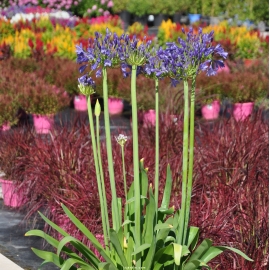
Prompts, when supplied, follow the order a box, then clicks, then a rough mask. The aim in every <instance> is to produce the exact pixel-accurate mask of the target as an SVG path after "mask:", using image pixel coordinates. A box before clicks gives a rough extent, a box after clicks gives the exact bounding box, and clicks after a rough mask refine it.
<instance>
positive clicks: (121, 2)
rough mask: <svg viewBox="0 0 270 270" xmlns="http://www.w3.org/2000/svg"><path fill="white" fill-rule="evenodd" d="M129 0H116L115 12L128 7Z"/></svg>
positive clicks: (114, 3) (114, 2) (113, 8)
mask: <svg viewBox="0 0 270 270" xmlns="http://www.w3.org/2000/svg"><path fill="white" fill-rule="evenodd" d="M128 3H129V0H114V1H113V7H112V10H113V12H114V13H120V12H121V11H124V10H126V9H127V5H128Z"/></svg>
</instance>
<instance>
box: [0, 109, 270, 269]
mask: <svg viewBox="0 0 270 270" xmlns="http://www.w3.org/2000/svg"><path fill="white" fill-rule="evenodd" d="M180 119H181V117H180ZM268 132H269V125H268V123H265V122H263V121H261V115H260V112H258V114H256V115H255V116H254V119H253V120H252V121H249V120H248V121H245V122H243V123H241V124H239V123H237V122H236V121H234V119H232V118H231V119H230V120H225V119H224V120H222V121H219V122H217V123H216V124H214V125H213V124H212V125H209V124H204V125H200V128H197V129H196V138H197V139H196V145H195V151H196V155H195V157H196V162H195V164H196V165H195V171H194V172H195V177H194V181H195V182H194V194H195V196H194V200H193V201H192V210H191V223H192V224H194V225H195V226H200V227H201V228H202V236H201V237H203V238H204V237H209V238H211V239H213V240H214V241H215V243H218V244H223V243H225V242H226V243H228V242H229V243H231V244H232V245H233V246H235V247H237V248H240V249H241V250H243V251H244V252H246V253H247V254H248V255H249V256H251V257H252V258H253V259H254V260H255V261H254V263H250V262H246V261H244V260H243V261H242V260H239V259H238V258H237V257H234V256H231V254H230V253H225V254H224V255H223V256H222V257H220V258H219V259H218V260H216V261H215V264H216V263H217V264H221V265H222V266H220V268H219V269H233V267H239V268H240V269H266V268H265V267H266V264H267V261H268V259H267V258H268V257H267V256H268V246H267V243H268V239H269V236H268V221H269V219H268V210H269V209H268V207H269V206H268V187H269V183H268V177H269V172H268V169H267V168H268V165H267V164H268V162H269V160H268V158H269V153H268V147H269V142H268V135H269V134H268ZM154 134H155V133H154V129H153V128H143V127H142V126H141V127H140V129H139V136H140V138H141V140H140V142H141V143H140V157H143V158H144V159H145V165H146V167H148V168H149V177H150V181H151V182H152V181H153V174H151V171H153V170H154V153H153V151H154V150H152V149H154V148H153V144H154ZM181 134H182V124H181V121H177V124H175V123H173V122H171V123H170V124H168V123H167V124H166V123H165V122H164V120H163V119H162V118H161V123H160V174H161V186H163V185H164V181H165V174H164V172H165V168H166V166H167V164H168V162H170V164H171V168H172V172H173V179H174V186H173V189H174V192H173V194H174V195H173V196H174V197H173V200H172V202H173V203H174V205H175V207H179V206H178V203H177V202H178V201H179V198H180V195H181V194H179V193H177V192H176V190H179V188H178V186H179V185H180V182H179V180H178V179H179V178H178V177H179V172H180V171H181V168H180V167H179V166H181V165H180V164H179V162H178V161H179V159H181V144H182V136H181ZM128 135H129V134H128ZM0 137H1V145H0V154H1V155H0V167H1V169H2V170H3V171H4V172H5V171H7V172H9V177H11V178H13V179H16V180H18V181H19V183H20V185H24V186H25V187H26V196H27V198H28V202H27V204H26V205H24V207H23V208H22V209H23V210H24V211H25V214H26V218H29V217H30V216H31V215H35V213H36V211H37V210H38V209H43V211H48V213H50V215H51V217H52V218H53V220H55V221H56V222H57V220H58V219H59V217H60V216H61V214H62V212H61V207H60V205H59V204H60V203H61V202H63V203H65V204H66V205H67V206H68V207H69V208H70V209H71V210H72V211H74V212H75V213H76V216H77V217H78V218H79V219H80V220H81V221H82V222H83V223H84V224H86V226H87V227H88V228H89V229H90V230H91V231H93V233H100V228H101V226H100V222H101V220H100V214H99V201H98V197H97V195H96V194H97V186H96V180H95V170H94V166H93V160H92V159H93V157H92V156H91V155H90V153H91V146H90V145H91V144H90V139H89V138H90V137H89V130H88V126H85V125H83V124H82V123H81V125H80V127H78V126H74V127H73V128H72V129H71V130H70V129H68V128H66V127H64V128H62V129H61V130H60V129H59V130H55V131H54V132H53V133H52V135H50V136H49V137H47V139H46V140H44V137H42V136H38V135H36V134H35V133H33V132H31V131H29V130H27V129H26V130H25V129H14V130H11V131H10V132H8V133H4V132H2V133H1V134H0ZM14 149H17V154H16V155H14ZM125 156H126V169H127V182H128V184H130V183H131V181H132V175H133V172H132V170H133V169H132V166H131V165H130V164H132V143H131V140H128V142H127V144H126V146H125ZM102 158H103V160H104V168H106V150H105V144H102ZM113 158H114V162H115V175H116V179H117V190H118V192H120V191H123V181H122V164H121V153H120V148H119V145H117V142H116V141H114V142H113ZM10 164H12V170H10V169H11V166H10ZM201 164H204V166H202V165H201ZM108 177H109V175H108V172H107V170H105V183H106V185H109V181H108ZM106 179H107V180H106ZM118 195H119V196H124V194H121V192H120V193H118ZM160 199H161V198H160ZM86 205H87V206H88V207H85V206H86ZM44 209H47V210H44ZM52 209H54V211H52ZM67 229H68V230H69V231H70V232H72V233H73V234H75V235H76V234H78V232H77V231H73V230H74V228H73V227H72V226H71V225H70V224H67ZM88 244H89V243H88Z"/></svg>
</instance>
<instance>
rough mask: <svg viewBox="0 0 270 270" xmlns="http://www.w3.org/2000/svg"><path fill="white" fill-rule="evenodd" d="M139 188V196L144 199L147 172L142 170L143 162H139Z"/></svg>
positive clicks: (146, 186) (146, 187) (146, 189)
mask: <svg viewBox="0 0 270 270" xmlns="http://www.w3.org/2000/svg"><path fill="white" fill-rule="evenodd" d="M140 188H141V195H142V196H144V197H146V196H147V191H148V176H147V171H146V170H145V168H144V164H143V160H140Z"/></svg>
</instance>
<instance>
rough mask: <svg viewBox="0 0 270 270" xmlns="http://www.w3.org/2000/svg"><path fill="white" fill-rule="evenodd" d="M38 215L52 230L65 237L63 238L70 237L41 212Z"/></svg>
mask: <svg viewBox="0 0 270 270" xmlns="http://www.w3.org/2000/svg"><path fill="white" fill-rule="evenodd" d="M38 213H39V215H40V216H41V217H42V219H43V220H44V221H45V222H46V223H47V224H49V225H50V226H51V227H52V228H54V229H55V230H56V231H58V232H59V233H60V234H61V235H63V236H68V235H69V234H68V233H67V232H66V231H64V230H63V229H62V228H61V227H59V226H57V225H56V224H55V223H53V222H52V221H50V220H49V219H48V218H46V217H45V216H44V215H43V214H42V213H41V212H38Z"/></svg>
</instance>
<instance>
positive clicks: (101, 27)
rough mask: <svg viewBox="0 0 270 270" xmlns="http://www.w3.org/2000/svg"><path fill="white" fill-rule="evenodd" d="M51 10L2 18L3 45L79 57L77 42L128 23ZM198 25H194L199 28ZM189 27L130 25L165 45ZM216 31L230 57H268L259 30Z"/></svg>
mask: <svg viewBox="0 0 270 270" xmlns="http://www.w3.org/2000/svg"><path fill="white" fill-rule="evenodd" d="M50 14H51V13H48V14H47V13H45V14H41V15H39V16H37V17H31V18H27V17H26V18H22V17H19V18H18V19H16V20H12V19H11V20H7V19H3V18H2V19H1V18H0V30H1V33H2V35H1V37H0V48H1V47H3V46H4V45H9V46H10V47H11V52H12V53H13V54H14V56H15V57H19V58H26V57H29V56H31V55H33V53H34V52H35V51H44V52H45V53H46V54H52V55H55V56H60V57H63V58H69V59H75V52H74V47H75V44H80V43H82V44H83V46H84V47H87V43H88V38H93V37H94V33H95V32H96V31H98V32H100V33H105V31H106V28H107V27H108V28H110V30H111V31H112V32H116V33H117V34H118V35H121V34H122V33H124V25H123V22H122V21H121V19H120V18H119V17H118V16H117V15H116V16H103V17H98V18H92V19H89V18H82V19H80V18H76V19H74V18H72V17H68V18H63V19H62V18H60V19H57V18H55V17H50ZM198 26H203V25H194V28H195V29H197V30H198ZM183 27H184V28H185V29H187V28H188V26H186V25H180V24H179V23H172V21H171V20H167V21H163V22H162V24H161V25H160V27H159V29H158V33H157V37H155V36H154V35H148V34H147V32H148V29H147V27H146V26H144V25H142V24H140V23H139V22H136V23H134V24H133V25H131V26H129V27H128V29H127V31H128V33H129V34H130V35H131V36H132V35H133V34H136V35H137V37H139V38H140V39H143V38H144V36H147V39H151V40H153V41H154V44H156V45H164V44H165V43H166V42H170V41H176V40H177V37H178V36H182V35H183V33H182V30H181V29H182V28H183ZM211 30H214V31H215V36H214V38H215V42H217V43H220V44H221V45H222V46H224V47H225V49H226V50H227V51H228V52H229V53H230V54H229V55H230V59H232V60H233V59H254V58H260V57H265V56H267V57H268V53H269V49H268V47H269V46H268V45H269V38H268V37H265V38H263V37H260V33H259V31H255V30H249V29H248V28H247V27H245V26H242V27H237V26H232V25H229V23H228V22H227V21H223V22H221V23H219V24H218V25H209V26H207V27H204V31H205V32H210V31H211Z"/></svg>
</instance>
